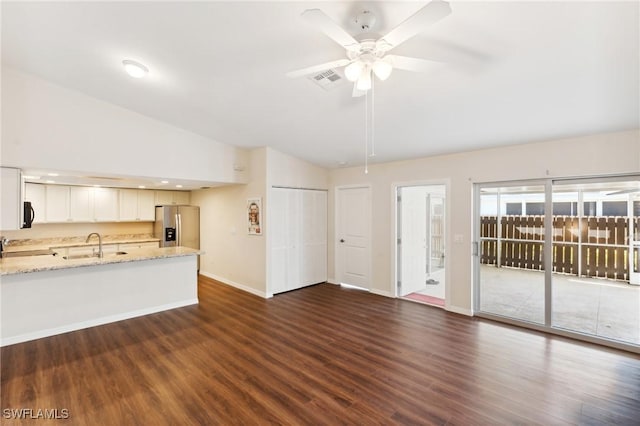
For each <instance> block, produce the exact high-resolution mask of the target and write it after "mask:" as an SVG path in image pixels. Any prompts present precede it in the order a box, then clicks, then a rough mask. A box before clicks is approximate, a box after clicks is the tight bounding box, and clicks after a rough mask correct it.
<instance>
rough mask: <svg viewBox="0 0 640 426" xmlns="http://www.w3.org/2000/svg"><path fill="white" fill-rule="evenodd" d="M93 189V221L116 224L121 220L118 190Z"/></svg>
mask: <svg viewBox="0 0 640 426" xmlns="http://www.w3.org/2000/svg"><path fill="white" fill-rule="evenodd" d="M92 189H93V220H94V221H96V222H116V221H117V220H118V218H119V215H120V212H119V204H118V190H117V189H114V188H92Z"/></svg>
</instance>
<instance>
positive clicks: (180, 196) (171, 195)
mask: <svg viewBox="0 0 640 426" xmlns="http://www.w3.org/2000/svg"><path fill="white" fill-rule="evenodd" d="M190 195H191V193H190V192H188V191H156V206H162V205H166V204H189V201H190V198H191V197H190Z"/></svg>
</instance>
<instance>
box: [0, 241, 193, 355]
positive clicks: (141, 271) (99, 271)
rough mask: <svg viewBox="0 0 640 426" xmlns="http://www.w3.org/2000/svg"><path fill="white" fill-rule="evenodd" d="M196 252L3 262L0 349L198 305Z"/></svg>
mask: <svg viewBox="0 0 640 426" xmlns="http://www.w3.org/2000/svg"><path fill="white" fill-rule="evenodd" d="M129 244H131V243H129ZM129 247H131V245H129ZM199 254H202V253H201V252H200V251H199V250H195V249H191V248H187V247H164V248H157V247H155V248H131V249H128V250H126V252H125V251H119V252H115V253H106V254H105V255H104V257H102V258H99V257H96V256H78V257H76V258H74V257H72V256H62V255H55V256H54V255H47V256H23V257H9V258H3V259H1V260H0V275H1V283H0V285H1V289H0V291H1V296H2V297H1V298H0V303H1V311H0V315H1V326H0V338H1V340H0V346H6V345H11V344H15V343H20V342H25V341H28V340H34V339H38V338H41V337H46V336H53V335H56V334H61V333H66V332H69V331H74V330H79V329H82V328H87V327H93V326H97V325H101V324H106V323H110V322H115V321H120V320H123V319H127V318H133V317H137V316H141V315H147V314H151V313H154V312H160V311H164V310H168V309H173V308H177V307H181V306H187V305H192V304H197V303H198V295H197V255H199Z"/></svg>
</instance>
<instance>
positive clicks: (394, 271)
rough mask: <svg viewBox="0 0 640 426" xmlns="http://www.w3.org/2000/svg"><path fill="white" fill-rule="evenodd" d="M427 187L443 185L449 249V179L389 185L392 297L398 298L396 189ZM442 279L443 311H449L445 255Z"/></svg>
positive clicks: (448, 264) (448, 272) (447, 258)
mask: <svg viewBox="0 0 640 426" xmlns="http://www.w3.org/2000/svg"><path fill="white" fill-rule="evenodd" d="M427 185H444V197H445V200H444V205H445V209H444V229H445V230H444V232H445V243H444V246H445V250H447V247H451V229H450V226H451V220H450V217H449V215H450V212H451V196H450V193H451V179H449V178H443V179H429V180H413V181H401V182H392V183H391V194H390V197H391V198H390V199H391V203H390V204H391V224H390V229H392V232H391V241H390V247H391V251H390V252H391V253H392V259H393V261H392V264H391V268H390V269H391V277H390V283H391V289H392V290H391V294H392V296H393V297H396V298H397V297H400V296H399V295H398V278H397V277H398V250H397V247H398V245H397V242H398V198H397V197H398V195H397V194H398V188H402V187H404V186H427ZM444 268H445V269H444V277H445V287H444V309H445V310H449V307H450V306H451V285H449V284H450V283H451V278H450V276H451V256H448V255H445V257H444Z"/></svg>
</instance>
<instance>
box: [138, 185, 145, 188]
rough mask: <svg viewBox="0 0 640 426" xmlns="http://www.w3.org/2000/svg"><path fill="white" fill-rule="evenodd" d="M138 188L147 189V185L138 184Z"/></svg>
mask: <svg viewBox="0 0 640 426" xmlns="http://www.w3.org/2000/svg"><path fill="white" fill-rule="evenodd" d="M138 188H140V189H145V188H146V186H144V185H138Z"/></svg>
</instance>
